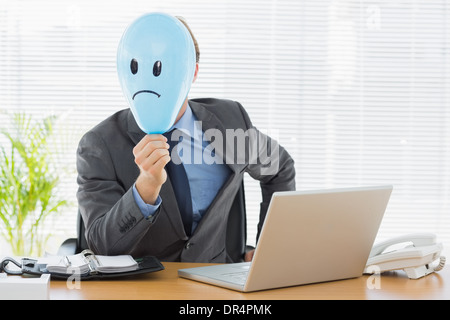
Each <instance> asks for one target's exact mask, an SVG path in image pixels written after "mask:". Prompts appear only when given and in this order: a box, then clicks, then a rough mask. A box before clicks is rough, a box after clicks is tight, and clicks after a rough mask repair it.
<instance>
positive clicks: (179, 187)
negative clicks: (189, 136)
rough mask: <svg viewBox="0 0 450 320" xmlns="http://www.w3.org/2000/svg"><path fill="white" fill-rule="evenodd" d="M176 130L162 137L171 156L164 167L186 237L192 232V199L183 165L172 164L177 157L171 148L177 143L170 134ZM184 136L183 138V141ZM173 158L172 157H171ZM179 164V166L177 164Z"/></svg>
mask: <svg viewBox="0 0 450 320" xmlns="http://www.w3.org/2000/svg"><path fill="white" fill-rule="evenodd" d="M175 130H176V129H174V130H172V131H170V132H166V133H165V134H164V136H165V137H166V138H167V143H168V144H169V145H170V148H169V152H170V156H171V158H172V159H171V160H170V162H169V163H168V164H167V165H166V170H167V174H168V176H169V179H170V182H171V183H172V187H173V191H174V193H175V197H176V198H177V203H178V208H179V209H180V213H181V219H182V220H183V225H184V231H185V232H186V235H188V236H190V235H191V230H192V216H193V212H192V199H191V190H190V188H189V180H188V177H187V175H186V170H185V169H184V165H183V163H181V161H179V158H178V159H177V160H178V161H177V164H175V163H174V162H173V157H178V155H177V154H176V153H177V150H175V152H173V153H172V150H173V148H174V147H175V146H176V145H177V144H178V142H179V141H172V139H171V137H172V133H173V132H174V131H175ZM185 138H186V136H183V139H185ZM172 156H173V157H172ZM178 163H179V164H178Z"/></svg>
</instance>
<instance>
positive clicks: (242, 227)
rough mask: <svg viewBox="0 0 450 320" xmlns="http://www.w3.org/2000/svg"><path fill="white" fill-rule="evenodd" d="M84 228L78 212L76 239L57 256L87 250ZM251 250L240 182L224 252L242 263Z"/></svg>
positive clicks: (68, 241) (64, 243)
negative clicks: (248, 243)
mask: <svg viewBox="0 0 450 320" xmlns="http://www.w3.org/2000/svg"><path fill="white" fill-rule="evenodd" d="M84 232H85V227H84V222H83V218H82V217H81V213H80V211H79V210H78V216H77V238H69V239H66V240H65V241H64V242H63V243H62V244H61V246H60V247H59V249H58V253H57V254H58V255H73V254H76V253H80V252H81V251H83V250H84V249H87V248H88V244H87V241H86V237H85V235H84ZM251 249H253V248H252V247H250V246H247V216H246V209H245V192H244V182H242V184H241V187H240V188H239V190H238V192H237V194H236V197H235V198H234V201H233V204H232V206H231V209H230V215H229V217H228V223H227V231H226V250H227V254H228V257H229V259H230V260H231V261H228V262H242V261H244V255H245V252H246V251H247V250H251Z"/></svg>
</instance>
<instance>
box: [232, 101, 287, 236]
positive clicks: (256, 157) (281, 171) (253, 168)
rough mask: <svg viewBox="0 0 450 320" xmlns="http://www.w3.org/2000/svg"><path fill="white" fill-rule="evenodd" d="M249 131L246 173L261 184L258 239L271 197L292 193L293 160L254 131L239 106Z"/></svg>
mask: <svg viewBox="0 0 450 320" xmlns="http://www.w3.org/2000/svg"><path fill="white" fill-rule="evenodd" d="M238 105H239V107H240V110H241V113H242V116H243V118H244V120H245V122H246V125H247V130H248V131H249V146H248V149H249V150H250V155H249V165H248V166H247V169H246V172H247V173H248V174H249V175H250V176H251V177H253V178H254V179H256V180H258V181H259V182H260V186H261V193H262V202H261V204H260V215H259V223H258V232H257V240H258V239H259V235H260V233H261V228H262V225H263V223H264V219H265V217H266V214H267V209H268V207H269V203H270V200H271V198H272V194H273V193H274V192H277V191H293V190H295V167H294V160H293V159H292V158H291V156H290V155H289V153H288V152H287V151H286V149H284V148H283V147H282V146H281V145H280V144H279V143H278V142H277V141H276V140H275V139H272V138H271V137H269V136H267V135H265V134H263V133H262V132H260V131H259V130H258V129H257V128H255V127H254V126H253V125H252V123H251V121H250V118H249V116H248V114H247V112H246V111H245V110H244V108H243V107H242V105H240V104H239V103H238Z"/></svg>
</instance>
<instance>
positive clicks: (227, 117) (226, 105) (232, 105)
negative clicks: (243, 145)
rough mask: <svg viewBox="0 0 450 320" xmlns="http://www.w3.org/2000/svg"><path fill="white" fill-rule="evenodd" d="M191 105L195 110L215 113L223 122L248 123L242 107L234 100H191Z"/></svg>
mask: <svg viewBox="0 0 450 320" xmlns="http://www.w3.org/2000/svg"><path fill="white" fill-rule="evenodd" d="M189 104H190V105H191V107H193V108H194V109H195V110H197V111H199V109H201V108H203V109H205V110H207V111H209V112H211V113H213V114H214V115H215V116H216V117H217V118H218V119H221V120H222V121H225V122H227V121H231V123H233V122H234V121H238V122H241V121H242V120H244V119H245V120H244V121H246V120H247V118H248V116H247V114H246V112H245V110H244V108H243V107H242V105H241V104H240V103H239V102H237V101H234V100H229V99H217V98H197V99H191V100H189Z"/></svg>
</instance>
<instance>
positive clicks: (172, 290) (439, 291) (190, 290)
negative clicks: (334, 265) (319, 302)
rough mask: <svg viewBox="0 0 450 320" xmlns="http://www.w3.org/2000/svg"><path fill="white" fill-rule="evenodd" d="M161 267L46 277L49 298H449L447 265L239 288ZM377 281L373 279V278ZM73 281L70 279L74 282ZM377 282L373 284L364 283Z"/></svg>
mask: <svg viewBox="0 0 450 320" xmlns="http://www.w3.org/2000/svg"><path fill="white" fill-rule="evenodd" d="M163 265H164V267H165V270H163V271H158V272H154V273H148V274H144V275H137V276H131V277H125V278H121V279H115V280H99V281H82V282H80V283H79V284H80V288H79V289H69V288H68V286H67V282H66V281H64V280H52V281H51V284H50V299H80V300H81V299H109V300H112V299H150V300H152V299H153V300H245V299H252V300H258V299H270V300H278V299H282V300H293V299H296V300H297V299H351V300H361V299H386V300H393V299H446V300H447V299H450V268H449V267H448V266H447V267H446V268H444V269H443V270H442V271H440V272H438V273H433V274H431V275H428V276H426V277H424V278H421V279H418V280H410V279H408V278H407V277H406V275H405V273H404V272H403V271H393V272H388V273H385V274H382V275H381V276H379V278H378V279H377V278H375V276H366V275H365V276H362V277H359V278H355V279H348V280H340V281H333V282H326V283H317V284H310V285H303V286H297V287H289V288H282V289H273V290H266V291H259V292H251V293H241V292H237V291H233V290H228V289H224V288H220V287H216V286H212V285H208V284H203V283H200V282H196V281H192V280H188V279H183V278H179V277H178V275H177V271H178V269H182V268H191V267H197V266H204V265H207V264H197V263H176V262H165V263H163ZM377 281H378V282H377ZM74 284H75V283H72V285H74ZM375 284H379V289H377V288H370V286H372V287H373V286H374V285H375Z"/></svg>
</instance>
